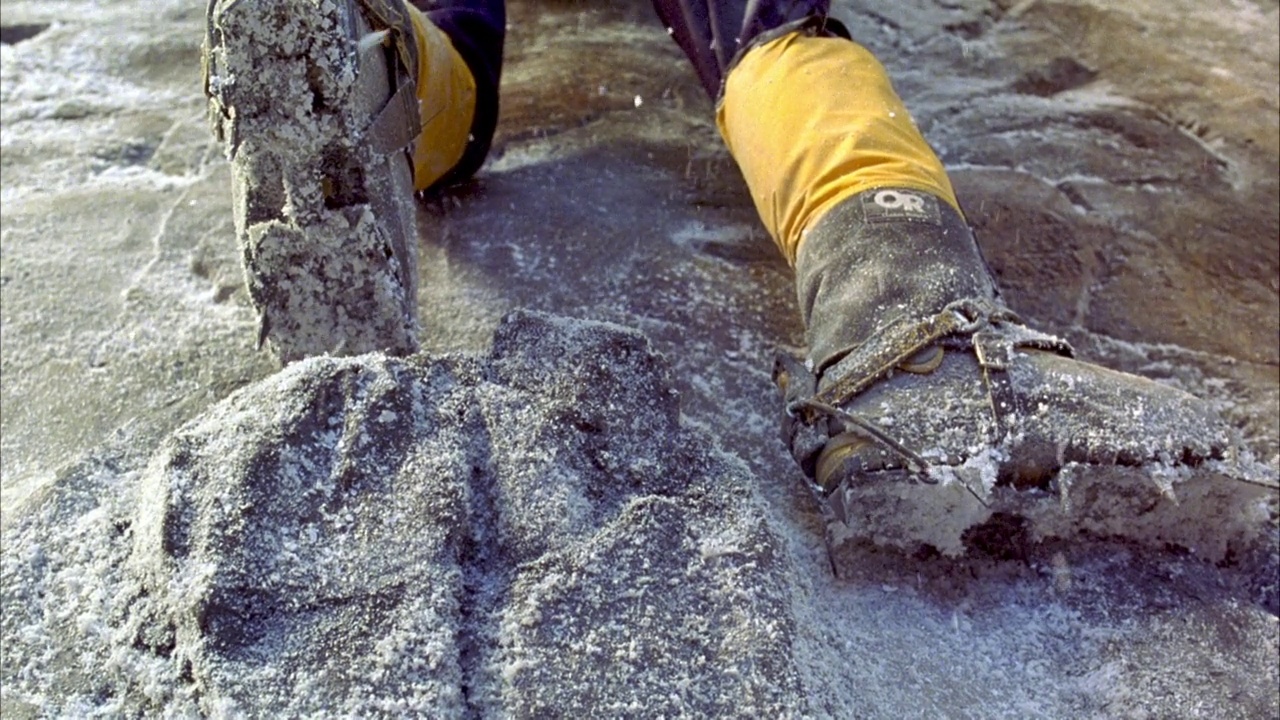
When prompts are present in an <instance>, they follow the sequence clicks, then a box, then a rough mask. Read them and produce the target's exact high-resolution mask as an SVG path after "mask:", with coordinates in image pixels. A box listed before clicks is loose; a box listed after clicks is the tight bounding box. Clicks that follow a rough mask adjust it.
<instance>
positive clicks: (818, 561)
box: [0, 0, 1280, 717]
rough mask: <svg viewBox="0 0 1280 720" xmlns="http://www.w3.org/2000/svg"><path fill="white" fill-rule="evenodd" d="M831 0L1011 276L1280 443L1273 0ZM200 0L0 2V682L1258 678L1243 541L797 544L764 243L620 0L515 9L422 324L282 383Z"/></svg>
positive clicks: (347, 687)
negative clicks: (207, 70)
mask: <svg viewBox="0 0 1280 720" xmlns="http://www.w3.org/2000/svg"><path fill="white" fill-rule="evenodd" d="M836 10H837V13H838V14H839V16H840V17H841V18H842V19H844V20H845V21H846V23H847V24H848V25H849V27H850V29H851V30H852V31H853V33H854V35H855V37H857V38H858V39H859V40H860V41H862V42H863V43H864V44H866V45H867V46H868V47H870V48H871V49H872V50H873V51H875V52H876V53H877V54H878V55H879V56H880V57H881V58H882V59H883V60H884V62H885V63H886V65H887V66H888V67H889V69H890V72H891V74H892V75H893V77H894V79H895V83H896V86H897V88H898V90H899V92H900V93H901V94H902V95H903V96H904V99H905V100H906V102H907V105H908V106H909V107H910V108H912V111H913V114H914V115H915V119H916V120H917V122H918V124H919V125H920V126H921V128H922V130H924V132H925V134H926V136H927V137H928V138H929V139H930V140H931V141H932V142H933V143H934V144H935V146H936V147H937V149H938V150H939V153H940V155H941V156H942V158H943V160H944V161H945V162H946V163H947V164H948V166H949V167H950V168H951V169H952V175H953V179H954V180H955V183H956V186H957V190H958V194H959V196H960V199H961V202H962V203H963V204H964V206H965V209H966V213H967V215H968V217H969V220H970V221H971V223H972V224H973V225H974V226H975V227H976V229H977V230H978V232H979V240H980V242H981V243H982V245H983V250H984V251H985V252H986V254H987V256H988V258H989V260H990V261H991V263H992V265H993V267H994V268H995V270H996V272H997V273H998V275H999V279H1000V281H1001V284H1002V287H1003V288H1004V290H1005V293H1006V295H1007V296H1008V298H1009V300H1010V302H1011V304H1012V305H1013V307H1014V308H1015V309H1016V310H1018V311H1020V312H1021V313H1023V314H1024V315H1025V316H1026V317H1027V318H1028V319H1029V320H1030V321H1032V322H1034V323H1035V324H1036V325H1038V326H1039V327H1041V328H1043V329H1045V330H1049V331H1053V332H1058V333H1061V334H1064V335H1066V336H1067V337H1069V339H1071V341H1072V342H1073V343H1074V344H1075V345H1076V347H1077V348H1078V349H1079V350H1080V351H1081V354H1082V355H1084V356H1085V357H1088V358H1090V359H1094V360H1100V361H1103V362H1105V363H1106V364H1109V365H1111V366H1113V367H1118V368H1120V369H1125V370H1129V371H1134V372H1138V373H1140V374H1143V375H1146V376H1149V377H1153V378H1155V379H1157V380H1159V381H1161V382H1166V383H1169V384H1173V385H1176V386H1179V387H1183V388H1186V389H1189V390H1191V391H1193V392H1195V393H1197V394H1199V395H1201V396H1203V397H1207V398H1209V399H1211V400H1213V401H1214V402H1215V403H1216V404H1217V405H1218V407H1219V408H1220V409H1221V410H1222V411H1223V412H1224V413H1225V414H1226V415H1227V416H1228V417H1229V418H1230V419H1231V420H1232V421H1233V423H1234V424H1235V425H1236V426H1237V427H1238V428H1239V429H1240V430H1241V432H1242V434H1243V436H1244V437H1245V439H1246V442H1247V443H1248V444H1249V446H1250V447H1251V448H1252V449H1253V450H1254V451H1255V452H1256V453H1257V454H1258V455H1259V456H1260V457H1261V458H1262V459H1263V460H1264V461H1265V462H1267V463H1269V464H1271V465H1272V467H1273V468H1274V466H1275V465H1276V464H1277V463H1280V456H1278V451H1277V442H1278V440H1277V439H1278V437H1280V421H1278V420H1277V418H1278V417H1280V347H1278V346H1277V340H1276V338H1277V334H1278V333H1280V280H1278V278H1280V239H1278V238H1280V211H1278V210H1277V208H1278V207H1280V176H1278V174H1277V170H1276V168H1277V158H1278V156H1280V148H1278V147H1277V145H1278V144H1280V141H1278V140H1277V126H1278V120H1280V110H1278V106H1280V101H1278V100H1277V89H1276V87H1277V86H1276V78H1277V67H1278V66H1280V59H1278V55H1280V43H1278V37H1280V29H1278V26H1277V22H1278V10H1277V4H1276V3H1275V2H1270V1H1266V0H1255V1H1250V0H1233V2H1229V3H1219V4H1203V3H1191V2H1187V1H1184V0H1176V1H1175V2H1160V3H1155V2H1146V1H1145V0H1126V2H1120V3H1103V2H1098V1H1097V0H1042V1H1039V2H1036V1H1032V2H1018V3H1014V2H1008V1H1006V0H999V1H998V2H991V1H989V0H964V1H962V2H946V3H942V2H931V1H929V0H912V1H910V2H901V3H893V4H885V3H872V2H859V1H849V2H838V3H836ZM202 12H203V4H199V3H195V4H193V3H188V2H173V1H166V2H158V3H141V2H136V1H134V0H118V1H117V2H111V3H90V2H83V1H76V0H56V1H49V0H46V1H44V2H39V3H36V2H25V1H23V0H4V2H3V36H2V37H0V81H2V84H0V100H2V101H3V103H2V104H0V171H2V172H3V188H2V190H0V203H2V206H3V215H2V216H0V231H2V233H3V234H2V236H0V237H2V241H3V252H2V253H0V292H2V293H3V302H2V303H0V320H2V321H3V324H2V326H0V327H2V331H0V332H2V335H3V337H2V342H0V373H2V376H3V385H2V387H0V402H2V404H3V413H2V415H0V430H2V434H0V450H2V453H0V471H2V475H3V488H2V490H3V496H2V497H3V511H4V512H3V533H4V535H3V575H2V577H0V579H2V580H3V616H2V618H0V622H2V623H3V635H2V638H3V660H2V661H0V714H3V715H4V716H5V717H27V716H40V715H46V716H58V715H70V716H85V715H91V714H95V713H96V714H104V715H129V714H134V713H140V714H146V715H152V714H155V715H159V714H162V712H164V711H165V710H167V711H169V712H171V713H172V714H174V715H184V714H207V715H213V716H224V715H234V714H235V713H236V711H237V709H240V710H243V711H245V712H250V713H253V712H255V710H254V708H256V707H261V708H262V710H261V712H262V713H263V714H268V712H267V711H268V710H273V709H274V710H283V711H285V712H286V713H288V712H297V713H302V712H304V711H307V710H309V709H314V710H319V709H321V708H323V709H324V710H326V711H330V712H332V711H337V712H342V711H343V710H347V711H349V712H350V713H355V714H364V713H365V712H366V711H373V710H378V709H381V710H383V711H385V712H386V713H388V714H397V713H400V714H403V712H404V711H406V710H409V709H410V708H433V709H436V710H447V709H454V710H459V711H465V712H467V713H471V714H474V715H477V716H490V715H540V714H545V713H549V712H553V711H563V712H565V713H566V714H571V712H570V711H572V710H573V709H575V708H577V707H586V706H590V707H592V708H595V709H597V710H599V709H601V708H603V709H604V710H603V712H604V714H612V715H627V714H631V715H635V716H649V715H656V714H659V713H665V714H668V715H675V714H680V713H685V714H688V715H691V716H698V715H712V714H718V715H740V716H758V715H759V714H761V713H764V714H772V715H783V716H819V717H822V716H833V717H839V716H845V717H847V716H858V717H906V716H927V717H943V716H950V717H978V716H981V717H992V716H1018V717H1064V716H1073V717H1074V716H1083V717H1088V716H1099V717H1103V716H1105V717H1114V716H1125V717H1143V716H1146V717H1167V716H1179V717H1223V716H1248V717H1268V716H1274V715H1275V714H1277V712H1280V696H1278V695H1277V687H1280V677H1278V676H1277V671H1276V667H1277V660H1280V657H1278V656H1280V624H1277V621H1276V613H1277V611H1280V607H1278V605H1280V603H1278V602H1277V583H1278V581H1277V571H1278V569H1277V567H1276V554H1275V551H1274V546H1273V548H1272V552H1271V554H1270V555H1267V554H1266V553H1264V554H1263V556H1262V557H1261V558H1259V557H1251V558H1247V559H1246V558H1240V557H1232V556H1228V557H1227V558H1225V559H1224V560H1223V561H1222V562H1220V563H1216V564H1210V563H1206V562H1204V561H1203V560H1201V559H1199V558H1197V557H1195V556H1194V555H1189V554H1187V553H1185V552H1180V551H1179V550H1178V549H1177V548H1171V549H1170V550H1168V551H1166V552H1158V551H1156V552H1153V551H1149V550H1139V549H1136V548H1133V547H1129V546H1126V545H1123V544H1120V543H1114V542H1107V541H1102V540H1099V541H1096V542H1090V543H1065V542H1055V543H1047V544H1040V545H1034V544H1028V543H1021V542H1018V541H1017V537H1016V534H1014V535H1013V536H1012V541H1011V535H1010V534H1009V533H1000V532H992V533H990V535H989V536H984V537H973V538H971V539H970V545H971V552H970V555H969V557H967V558H964V559H945V558H938V557H932V556H929V555H928V554H921V555H919V556H904V555H903V554H901V553H895V552H887V551H881V550H877V549H875V548H870V547H863V546H846V547H844V548H842V549H841V550H840V552H839V553H838V554H837V556H836V557H835V561H836V564H837V566H838V568H839V571H840V572H839V575H838V576H833V574H832V572H831V567H830V562H829V559H828V556H827V553H826V550H825V549H824V547H823V545H822V540H821V537H822V534H821V531H820V530H819V529H818V527H817V517H816V515H815V512H814V508H813V506H812V505H811V504H810V502H809V500H808V498H807V497H806V496H805V494H804V493H803V492H801V491H800V490H798V472H797V471H796V470H795V468H794V467H793V466H792V465H791V464H790V461H789V459H788V458H787V456H786V454H785V451H784V449H783V448H782V447H781V444H780V443H779V442H778V440H777V438H776V427H777V420H776V413H777V411H778V408H777V402H778V401H777V398H776V395H775V391H774V389H773V388H772V387H771V384H770V381H769V368H770V364H771V359H772V354H773V351H774V348H775V347H776V346H779V345H784V346H785V345H795V344H798V343H799V342H800V338H801V332H800V328H799V326H798V318H797V313H796V310H795V300H794V297H793V289H792V286H791V278H790V273H789V270H788V269H787V268H786V266H785V265H784V264H783V263H781V262H780V261H779V260H778V259H777V258H776V256H775V252H774V250H773V248H772V247H771V245H770V243H769V241H768V239H767V238H766V237H765V236H764V234H763V232H762V231H761V230H760V228H759V226H758V225H757V223H756V220H755V218H754V216H753V211H752V209H751V207H750V203H749V200H748V199H747V197H746V194H745V191H744V189H743V188H742V186H741V182H740V180H739V178H738V176H737V174H736V170H735V168H734V167H733V164H732V161H731V159H730V158H729V157H728V155H727V154H726V153H725V151H724V150H723V148H722V146H721V145H720V143H719V140H718V138H717V137H716V135H715V130H714V127H713V126H712V125H711V123H710V112H711V109H710V105H709V103H708V102H707V101H706V99H705V97H704V96H703V95H702V94H701V90H700V88H699V87H698V84H697V81H696V80H695V79H694V77H693V75H692V73H691V72H689V71H688V69H687V67H686V66H685V61H684V60H683V58H682V57H681V56H680V55H679V53H678V51H677V50H676V48H675V47H674V45H673V44H672V43H671V42H670V40H669V39H668V38H667V37H666V35H665V33H663V32H662V28H661V27H660V26H658V25H657V23H656V22H655V21H653V19H652V17H651V10H650V9H649V7H648V4H647V3H645V2H618V3H612V4H610V5H609V6H608V7H604V6H603V4H600V3H586V2H574V1H571V0H561V1H557V2H531V1H528V2H514V1H513V2H512V3H511V28H510V36H509V43H510V44H509V49H508V67H507V70H506V73H505V75H504V85H503V98H504V105H503V115H502V119H501V123H500V130H499V137H498V139H497V143H496V145H495V152H494V154H493V156H492V158H491V161H490V163H489V164H488V165H487V166H486V168H485V169H484V170H483V171H482V173H481V174H480V175H479V176H478V177H477V179H476V180H475V181H474V182H472V183H470V184H469V185H467V186H466V187H463V188H459V189H458V190H456V191H455V192H452V193H451V194H449V195H448V196H446V197H443V198H438V199H436V200H434V201H432V202H430V203H427V204H424V205H423V206H422V207H420V209H419V213H418V217H417V220H418V226H419V236H420V243H421V244H420V248H419V250H420V253H421V263H422V265H421V269H420V277H419V278H418V280H419V286H420V288H421V292H420V294H419V316H420V317H421V318H422V321H423V325H424V334H423V338H422V339H423V346H424V351H425V352H424V354H423V355H421V356H418V357H415V358H413V359H409V360H402V361H401V360H394V361H393V360H385V359H380V358H363V359H360V360H343V361H336V360H323V359H322V360H315V361H308V362H306V363H302V364H299V365H297V366H294V367H290V368H288V369H286V370H285V371H283V372H278V369H277V368H276V367H275V366H274V365H273V363H271V362H270V360H269V359H268V358H267V357H266V356H264V355H261V354H256V353H255V352H254V351H253V349H252V346H253V342H254V338H255V334H256V318H255V317H254V315H253V313H252V311H251V310H250V306H249V302H248V298H247V296H246V294H245V290H244V287H243V279H242V276H241V273H240V268H239V259H238V256H237V251H236V246H235V240H234V234H235V231H234V227H233V222H232V212H231V195H230V179H229V174H228V168H227V165H226V163H225V162H224V161H223V160H222V157H221V152H220V148H219V147H218V146H217V145H216V144H215V142H214V141H213V139H212V138H211V137H210V135H209V132H208V128H207V125H206V121H205V105H204V98H203V96H202V95H201V92H200V83H199V77H200V74H199V51H198V47H199V43H200V39H201V36H202V22H203V19H202ZM583 58H591V59H592V61H591V62H589V63H584V62H583ZM518 308H529V309H532V310H536V311H544V312H547V313H552V314H554V315H555V316H572V317H574V318H578V319H582V320H592V321H607V322H610V323H613V324H614V325H616V326H622V327H626V328H631V330H622V329H619V328H617V327H612V326H609V327H606V326H601V325H595V324H583V323H582V322H580V321H572V322H571V321H566V320H556V319H551V318H550V316H543V315H528V314H525V315H520V316H516V317H514V318H512V319H511V320H509V321H508V322H506V323H505V324H504V323H503V322H502V320H501V319H502V318H503V317H505V316H507V315H508V313H509V312H510V311H511V310H514V309H518ZM495 332H496V339H495ZM637 332H638V333H640V335H642V336H643V338H644V339H642V338H641V336H640V335H637V334H636V333H637ZM560 348H564V349H563V350H561V349H560ZM653 351H656V352H657V353H658V354H659V355H660V356H661V358H662V359H661V360H658V359H655V356H654V355H653ZM663 368H668V369H663ZM259 381H261V382H259ZM672 389H674V390H675V391H677V392H678V394H679V403H678V406H677V404H676V400H675V397H674V396H672V395H670V394H668V392H669V390H672ZM677 408H678V409H677ZM175 431H176V432H175ZM375 438H384V439H385V442H381V443H373V440H374V439H375ZM286 440H289V441H286ZM308 464H310V465H308ZM255 467H257V468H271V469H274V470H277V471H279V472H278V473H277V476H278V477H281V478H285V479H289V478H297V482H298V483H299V484H298V488H297V490H298V492H296V493H279V492H277V490H278V488H271V487H264V486H263V485H261V484H260V483H259V482H256V481H255V477H261V476H257V475H255V474H254V473H253V472H252V471H251V470H252V468H255ZM308 467H316V468H320V469H322V470H323V472H320V471H313V470H307V471H306V472H305V473H299V474H296V475H295V474H291V473H293V471H294V470H296V469H300V468H301V469H306V468H308ZM379 468H381V469H385V471H386V472H381V471H380V470H379ZM425 477H430V478H435V479H434V480H432V481H421V480H419V481H417V482H409V479H411V478H425ZM305 478H310V479H311V482H307V481H305ZM446 478H447V480H446ZM329 479H332V484H331V485H329V484H326V483H328V481H329ZM321 480H323V482H321ZM1273 512H1274V511H1273ZM266 519H270V520H271V521H270V522H264V520H266ZM1274 522H1275V520H1274V514H1273V516H1272V520H1271V521H1270V523H1271V524H1270V525H1269V526H1268V530H1269V532H1271V533H1272V535H1271V539H1272V541H1274V538H1275V535H1274V532H1275V525H1274ZM268 529H270V530H271V531H270V532H267V530H268ZM311 529H315V531H316V533H317V536H316V537H317V538H319V537H321V535H320V533H321V531H323V537H324V538H326V540H325V541H324V542H318V541H313V540H311V534H310V530H311ZM993 530H998V529H993ZM646 562H647V563H649V566H648V567H646V566H645V563H646ZM1268 563H1269V565H1268ZM673 581H674V582H673ZM246 698H248V699H246ZM361 703H367V704H364V705H362V704H361ZM401 703H403V705H402V704H401Z"/></svg>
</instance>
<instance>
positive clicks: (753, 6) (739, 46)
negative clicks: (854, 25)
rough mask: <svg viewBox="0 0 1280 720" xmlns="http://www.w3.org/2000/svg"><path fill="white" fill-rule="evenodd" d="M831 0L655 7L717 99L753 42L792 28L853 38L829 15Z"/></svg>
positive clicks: (660, 0)
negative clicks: (741, 57) (734, 67)
mask: <svg viewBox="0 0 1280 720" xmlns="http://www.w3.org/2000/svg"><path fill="white" fill-rule="evenodd" d="M830 4H831V3H830V0H653V9H654V10H656V11H657V13H658V18H659V19H661V20H662V22H663V24H665V25H666V26H667V29H668V32H670V33H671V36H672V37H673V38H674V39H675V41H676V44H677V45H679V46H680V49H681V50H684V54H685V55H687V56H688V57H689V60H690V61H691V62H692V63H693V69H694V70H695V71H696V72H697V73H698V79H700V80H701V81H702V87H704V88H706V91H707V94H708V95H710V96H711V98H712V99H716V98H718V97H719V95H720V90H721V87H722V86H723V84H724V77H725V75H727V74H728V72H729V70H730V69H731V68H732V67H733V66H734V64H735V63H736V62H737V59H738V57H739V56H740V55H741V54H742V53H743V52H744V51H745V50H746V49H747V48H749V47H751V45H752V43H753V42H755V41H757V40H759V39H761V38H762V37H763V36H770V35H772V34H773V33H774V32H776V31H780V30H781V31H787V30H789V29H790V28H791V27H792V26H794V28H795V29H800V28H801V27H816V28H818V31H819V33H820V34H829V35H838V36H840V37H845V38H847V37H849V32H848V30H846V29H845V28H844V26H843V25H842V24H841V23H840V22H839V21H836V20H831V19H829V18H828V17H827V11H828V9H829V7H830Z"/></svg>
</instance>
